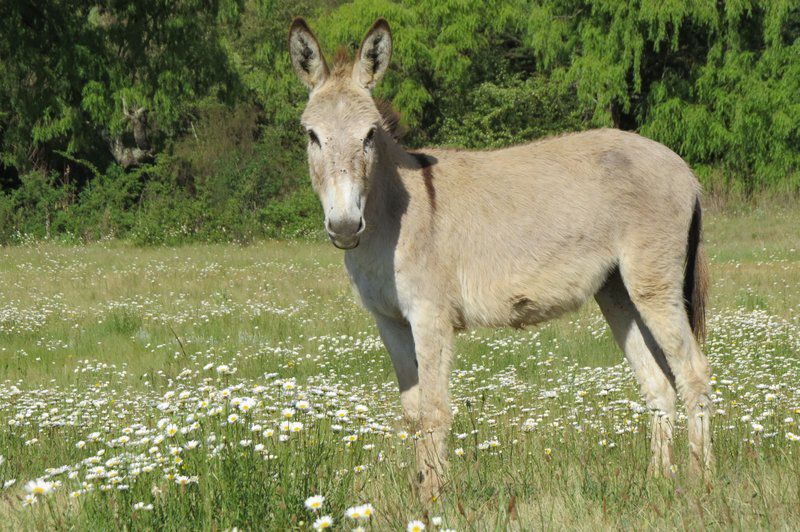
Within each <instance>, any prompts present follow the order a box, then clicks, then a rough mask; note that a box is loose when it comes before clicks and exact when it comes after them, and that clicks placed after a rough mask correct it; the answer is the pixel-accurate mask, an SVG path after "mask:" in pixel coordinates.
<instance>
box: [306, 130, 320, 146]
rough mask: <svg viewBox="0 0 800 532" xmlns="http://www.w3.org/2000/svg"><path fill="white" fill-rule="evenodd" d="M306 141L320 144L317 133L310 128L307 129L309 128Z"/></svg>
mask: <svg viewBox="0 0 800 532" xmlns="http://www.w3.org/2000/svg"><path fill="white" fill-rule="evenodd" d="M308 141H309V142H310V143H311V144H316V145H317V146H320V143H319V137H318V136H317V134H316V133H314V131H313V130H311V129H309V130H308Z"/></svg>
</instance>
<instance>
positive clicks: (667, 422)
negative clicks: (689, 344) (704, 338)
mask: <svg viewBox="0 0 800 532" xmlns="http://www.w3.org/2000/svg"><path fill="white" fill-rule="evenodd" d="M595 299H597V303H598V305H600V310H602V311H603V315H604V316H605V318H606V321H608V324H609V326H610V327H611V331H612V333H613V335H614V339H615V340H616V342H617V344H618V345H619V346H620V348H621V349H622V350H623V351H624V352H625V357H626V358H627V359H628V362H629V363H630V365H631V367H632V369H633V373H634V375H635V376H636V380H637V381H638V382H639V386H640V387H641V390H642V395H643V396H644V400H645V403H646V404H647V407H648V408H649V409H650V412H651V423H652V424H651V429H650V430H651V432H650V450H651V451H652V456H651V460H650V467H649V468H648V473H649V474H650V475H653V476H660V475H664V476H669V475H670V474H671V466H672V429H673V425H674V423H675V386H674V381H673V378H672V373H671V372H670V370H669V367H668V366H667V361H666V359H665V358H664V353H663V352H662V351H661V349H660V348H659V347H658V344H656V341H655V340H654V339H653V337H652V335H651V334H650V331H648V330H647V327H646V326H645V325H644V322H643V321H642V318H641V316H640V315H639V312H638V311H637V310H636V307H635V306H634V305H633V303H632V302H631V299H630V297H629V296H628V292H627V290H626V289H625V285H623V283H622V278H621V277H620V275H619V272H618V271H615V272H614V273H613V274H611V276H610V277H609V278H608V280H607V281H606V283H605V284H604V285H603V287H602V288H601V289H600V291H599V292H598V293H597V294H596V295H595Z"/></svg>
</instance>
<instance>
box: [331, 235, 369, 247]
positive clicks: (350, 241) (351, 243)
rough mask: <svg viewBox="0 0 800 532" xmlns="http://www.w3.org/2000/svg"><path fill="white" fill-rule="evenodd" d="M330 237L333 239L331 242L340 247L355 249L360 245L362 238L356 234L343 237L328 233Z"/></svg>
mask: <svg viewBox="0 0 800 532" xmlns="http://www.w3.org/2000/svg"><path fill="white" fill-rule="evenodd" d="M328 238H330V239H331V243H332V244H333V245H334V246H336V247H337V248H339V249H344V250H348V249H355V248H357V247H358V242H359V241H360V240H361V239H360V238H359V237H358V236H354V237H353V238H341V237H336V238H334V237H332V236H330V235H328Z"/></svg>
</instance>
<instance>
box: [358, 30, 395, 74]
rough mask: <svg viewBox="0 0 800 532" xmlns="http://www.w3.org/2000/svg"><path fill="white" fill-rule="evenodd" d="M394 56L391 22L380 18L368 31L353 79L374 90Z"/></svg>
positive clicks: (360, 49)
mask: <svg viewBox="0 0 800 532" xmlns="http://www.w3.org/2000/svg"><path fill="white" fill-rule="evenodd" d="M391 58H392V32H391V31H390V30H389V23H388V22H386V20H385V19H382V18H379V19H378V20H376V21H375V24H373V25H372V27H371V28H370V29H369V31H368V32H367V35H366V36H365V37H364V41H363V42H362V43H361V48H359V49H358V57H357V58H356V64H355V66H354V67H353V81H355V82H356V83H358V84H359V85H361V86H362V87H364V88H365V89H369V90H372V88H373V87H374V86H375V84H376V83H378V82H379V81H380V80H381V78H382V77H383V75H384V74H385V73H386V68H387V67H388V66H389V60H390V59H391Z"/></svg>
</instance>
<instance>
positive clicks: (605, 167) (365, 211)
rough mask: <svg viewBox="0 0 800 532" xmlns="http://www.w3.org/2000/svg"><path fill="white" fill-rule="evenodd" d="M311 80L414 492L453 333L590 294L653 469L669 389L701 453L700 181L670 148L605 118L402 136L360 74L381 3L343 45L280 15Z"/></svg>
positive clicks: (338, 226)
mask: <svg viewBox="0 0 800 532" xmlns="http://www.w3.org/2000/svg"><path fill="white" fill-rule="evenodd" d="M289 49H290V55H291V59H292V64H293V66H294V69H295V71H296V72H297V74H298V76H299V77H300V79H301V80H302V82H303V83H304V84H305V85H306V86H307V88H308V89H309V99H308V104H307V106H306V108H305V111H304V112H303V114H302V118H301V123H302V125H303V127H304V128H305V130H306V131H307V132H308V163H309V169H310V172H309V173H310V176H311V182H312V185H313V188H314V190H315V191H316V193H317V195H318V196H319V199H320V201H321V203H322V208H323V210H324V214H325V229H326V231H327V233H328V235H329V237H330V240H331V242H332V243H333V245H334V246H336V247H337V248H341V249H343V250H346V251H345V253H344V262H345V266H346V269H347V273H348V275H349V277H350V281H351V283H352V285H353V287H354V289H355V292H356V293H357V294H358V296H360V300H361V302H362V303H363V305H364V306H365V307H366V308H367V309H368V310H369V312H370V313H371V314H372V315H373V316H374V318H375V321H376V323H377V326H378V329H379V331H380V335H381V338H382V339H383V342H384V344H385V346H386V348H387V350H388V351H389V355H390V356H391V359H392V363H393V365H394V369H395V372H396V374H397V381H398V384H399V387H400V402H401V404H402V407H403V412H404V416H405V417H406V418H407V420H408V421H409V423H411V424H412V428H413V429H415V430H418V431H419V433H420V435H421V436H420V439H419V440H418V442H417V445H416V461H417V481H418V482H419V489H420V492H419V493H420V496H421V497H422V498H423V499H429V498H431V497H436V496H437V495H438V494H439V492H440V490H441V489H442V483H443V473H444V470H445V467H446V463H447V452H446V447H445V441H446V437H447V434H448V432H449V430H450V425H451V421H452V411H451V407H450V402H449V397H448V377H449V374H450V365H451V360H452V351H453V347H452V346H453V337H454V334H455V332H457V331H459V330H463V329H465V328H468V327H476V326H483V327H504V326H511V327H523V326H525V325H531V324H537V323H540V322H542V321H545V320H548V319H551V318H555V317H557V316H560V315H562V314H564V313H565V312H568V311H572V310H575V309H577V308H578V307H579V306H581V305H582V304H583V303H584V302H585V301H586V300H588V299H589V298H590V297H592V296H594V298H595V299H596V301H597V303H598V304H599V306H600V309H601V311H602V312H603V314H604V316H605V318H606V320H607V321H608V324H609V326H610V328H611V331H612V332H613V336H614V338H615V340H616V342H617V343H618V344H619V346H620V348H621V349H622V350H623V351H624V353H625V356H626V358H627V359H628V361H629V363H630V364H631V366H632V368H633V372H634V374H635V376H636V378H637V380H638V382H639V385H640V387H641V391H642V394H643V395H644V398H645V400H646V403H647V406H648V408H649V409H650V410H651V412H652V434H651V450H652V460H651V462H650V466H649V472H650V474H652V475H667V476H669V475H672V474H673V470H672V439H673V424H674V421H675V401H676V392H677V393H679V394H680V395H681V397H682V399H683V400H684V401H685V403H686V407H687V409H688V432H689V449H690V458H691V459H690V464H691V467H690V469H691V471H692V472H694V473H696V474H703V472H704V471H707V470H709V469H710V467H711V466H712V463H713V459H712V453H711V430H710V420H709V417H710V414H711V412H710V406H711V402H710V400H709V393H710V387H709V379H710V369H709V365H708V362H707V360H706V358H705V356H704V355H703V353H702V352H701V350H700V347H699V343H700V342H701V341H702V338H703V335H704V332H705V331H704V328H705V325H704V321H705V303H706V287H707V271H706V260H705V255H704V252H703V247H702V243H701V210H700V187H699V184H698V182H697V180H696V178H695V177H694V175H693V174H692V171H691V170H690V169H689V167H688V166H687V164H686V163H685V162H684V161H683V160H682V159H681V158H680V157H679V156H678V155H676V154H675V153H674V152H672V151H671V150H669V149H668V148H667V147H665V146H663V145H661V144H658V143H656V142H654V141H651V140H648V139H646V138H643V137H641V136H638V135H636V134H633V133H627V132H623V131H619V130H614V129H600V130H594V131H586V132H583V133H575V134H569V135H563V136H559V137H554V138H548V139H545V140H539V141H536V142H532V143H529V144H525V145H520V146H515V147H511V148H505V149H499V150H492V151H462V150H452V149H433V148H431V149H424V150H422V151H418V152H411V151H408V150H406V149H405V148H403V147H402V146H401V145H400V144H399V142H398V140H397V138H396V137H395V131H394V130H395V127H396V125H397V120H396V117H395V116H393V115H392V114H391V113H389V112H387V110H386V107H385V106H384V105H381V104H379V103H378V102H376V101H375V100H374V99H373V98H372V96H371V90H372V89H373V87H375V85H376V84H377V83H378V81H380V79H381V78H382V77H383V75H384V74H385V73H386V70H387V68H388V66H389V60H390V57H391V53H392V35H391V32H390V30H389V25H388V23H387V22H386V21H385V20H383V19H378V20H377V21H376V22H375V23H374V25H373V26H372V27H371V28H370V29H369V31H368V32H367V34H366V36H365V37H364V40H363V42H362V43H361V46H360V48H359V50H358V53H357V56H356V58H355V61H354V62H350V61H348V60H347V59H346V58H337V60H336V61H335V64H334V65H333V68H332V69H331V68H329V67H328V64H327V63H326V61H325V59H324V57H323V55H322V51H321V50H320V45H319V43H318V41H317V39H316V38H315V37H314V34H313V33H312V32H311V30H310V29H309V27H308V25H307V24H306V22H305V21H304V20H303V19H300V18H298V19H295V20H294V22H293V23H292V25H291V28H290V31H289Z"/></svg>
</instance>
